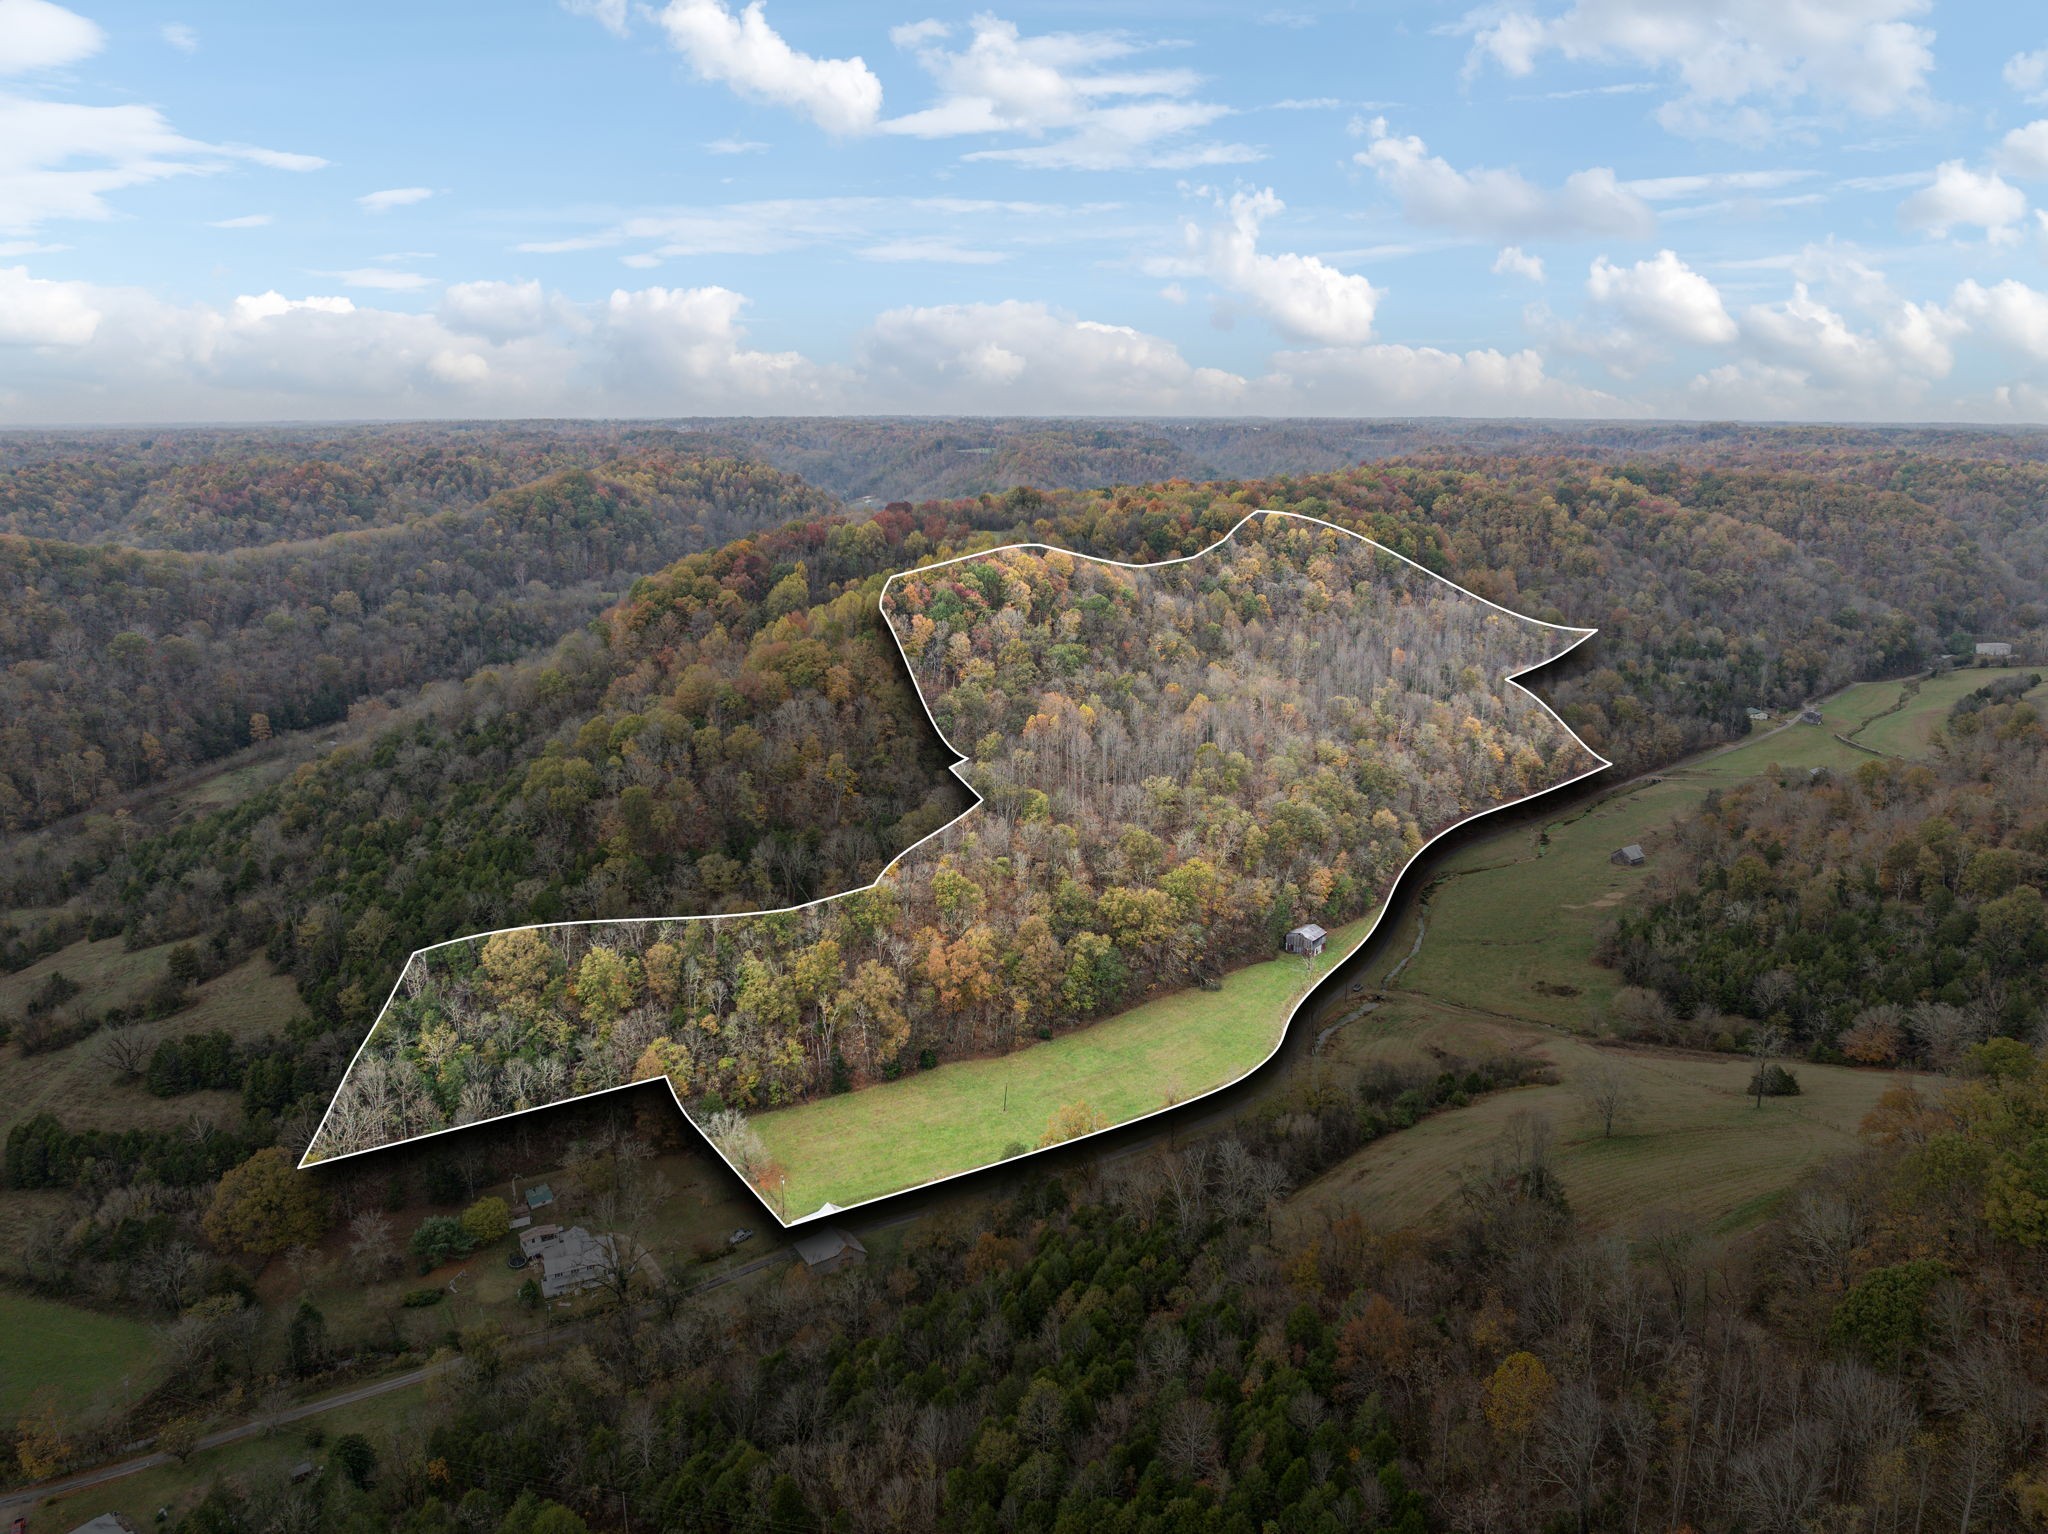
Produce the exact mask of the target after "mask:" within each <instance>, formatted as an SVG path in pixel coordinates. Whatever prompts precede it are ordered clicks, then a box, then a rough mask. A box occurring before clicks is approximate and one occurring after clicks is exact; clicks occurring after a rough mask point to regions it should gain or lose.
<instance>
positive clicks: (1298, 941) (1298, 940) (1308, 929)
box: [1284, 922, 1330, 959]
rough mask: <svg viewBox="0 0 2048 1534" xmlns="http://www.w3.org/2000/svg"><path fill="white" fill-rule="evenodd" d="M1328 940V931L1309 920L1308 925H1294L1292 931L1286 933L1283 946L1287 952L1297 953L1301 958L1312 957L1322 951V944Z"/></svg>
mask: <svg viewBox="0 0 2048 1534" xmlns="http://www.w3.org/2000/svg"><path fill="white" fill-rule="evenodd" d="M1329 940H1330V934H1329V933H1327V932H1325V931H1324V930H1323V929H1322V928H1321V927H1318V926H1317V925H1316V924H1315V923H1314V922H1310V923H1308V925H1306V926H1303V927H1296V928H1295V929H1294V930H1293V931H1292V932H1290V933H1288V934H1287V941H1286V943H1285V945H1284V946H1285V947H1286V949H1287V951H1288V952H1289V953H1298V954H1300V955H1301V956H1302V957H1303V958H1306V959H1313V958H1314V957H1315V956H1316V955H1317V954H1319V953H1321V952H1322V951H1323V945H1324V944H1325V943H1327V942H1328V941H1329Z"/></svg>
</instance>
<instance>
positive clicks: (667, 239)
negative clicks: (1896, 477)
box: [0, 0, 2048, 424]
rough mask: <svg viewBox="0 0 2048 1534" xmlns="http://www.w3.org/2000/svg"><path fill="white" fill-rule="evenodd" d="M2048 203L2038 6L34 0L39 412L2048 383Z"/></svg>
mask: <svg viewBox="0 0 2048 1534" xmlns="http://www.w3.org/2000/svg"><path fill="white" fill-rule="evenodd" d="M2001 13H2005V14H2001ZM2044 208H2048V16H2044V15H2041V14H2039V13H2037V12H2033V10H2032V8H2029V7H2010V8H2008V7H1996V6H1992V5H1988V4H1981V3H1971V4H1967V5H1961V4H1946V5H1943V4H1934V3H1929V0H1654V3H1650V0H1502V3H1494V4H1487V5H1483V6H1478V7H1467V6H1464V5H1461V4H1459V3H1455V0H1453V3H1444V4H1435V3H1423V0H1387V3H1381V4H1358V5H1331V4H1316V3H1312V0H1297V3H1285V0H1283V3H1281V4H1278V5H1275V6H1272V7H1270V8H1266V9H1263V10H1262V9H1260V8H1259V6H1258V5H1257V4H1256V0H1255V3H1254V4H1251V5H1206V6H1205V5H1189V4H1174V5H1165V4H1122V5H1118V4H1113V3H1111V4H1089V5H1081V4H1015V5H1003V6H1000V7H998V8H995V9H988V10H976V9H952V8H946V7H944V6H940V7H937V8H929V9H928V8H923V7H921V6H920V5H919V4H917V3H916V0H906V5H905V7H904V8H902V9H893V8H892V9H884V8H881V7H877V6H872V5H862V4H845V3H841V4H833V5H827V4H817V3H798V0H766V3H762V4H755V5H751V6H746V7H744V8H743V7H741V6H740V5H737V4H734V3H731V0H665V3H662V4H650V5H642V4H632V3H627V0H493V3H492V4H489V5H466V4H456V3H437V4H435V5H431V6H407V7H405V8H403V9H400V8H398V7H396V6H384V5H379V4H366V3H358V4H356V5H353V6H335V7H313V6H298V5H292V6H264V7H256V6H250V5H248V4H246V3H243V4H203V3H187V0H171V3H169V4H167V5H165V6H155V5H149V6H145V5H139V4H112V3H107V4H93V3H92V0H81V3H78V4H75V5H71V6H68V7H67V6H60V5H58V4H55V3H52V0H0V424H9V423H11V424H36V423H47V422H92V421H138V420H147V421H169V420H273V419H311V418H361V417H415V416H422V417H470V416H526V415H670V414H728V413H733V414H739V413H746V414H775V413H795V412H812V411H831V412H851V413H869V412H917V413H932V412H948V413H949V412H963V411H993V412H1019V413H1084V414H1255V413H1256V414H1340V415H1412V414H1432V415H1434V414H1445V415H1488V416H1494V415H1517V416H1612V417H1627V416H1667V417H1669V416H1676V417H1691V418H1699V417H1743V418H1751V419H1782V418H1801V419H1842V420H1859V419H1890V420H1901V419H1912V420H1951V419H1967V420H1988V421H2000V420H2026V421H2031V420H2041V419H2044V418H2048V261H2044V256H2048V214H2044V212H2043V209H2044Z"/></svg>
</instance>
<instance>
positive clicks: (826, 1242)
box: [796, 1225, 868, 1273]
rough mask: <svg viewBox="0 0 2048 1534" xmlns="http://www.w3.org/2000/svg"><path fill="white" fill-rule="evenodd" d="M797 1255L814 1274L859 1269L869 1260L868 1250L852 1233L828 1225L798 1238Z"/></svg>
mask: <svg viewBox="0 0 2048 1534" xmlns="http://www.w3.org/2000/svg"><path fill="white" fill-rule="evenodd" d="M796 1254H797V1256H799V1257H801V1258H803V1260H804V1266H805V1267H807V1268H809V1269H810V1270H811V1271H812V1272H813V1273H837V1272H838V1271H839V1270H840V1269H841V1268H857V1267H859V1266H860V1265H861V1264H862V1263H864V1262H866V1261H867V1260H868V1249H867V1248H866V1247H864V1246H862V1245H861V1244H860V1240H859V1238H858V1237H856V1236H855V1235H854V1234H853V1233H852V1232H851V1231H844V1230H841V1229H840V1228H839V1227H838V1226H836V1225H828V1226H826V1227H825V1228H824V1229H823V1230H821V1231H818V1232H816V1233H814V1234H812V1235H808V1236H798V1237H797V1238H796Z"/></svg>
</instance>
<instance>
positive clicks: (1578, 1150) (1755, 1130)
mask: <svg viewBox="0 0 2048 1534" xmlns="http://www.w3.org/2000/svg"><path fill="white" fill-rule="evenodd" d="M1475 1025H1478V1026H1477V1027H1476V1026H1475ZM1481 1029H1490V1030H1492V1042H1493V1043H1494V1044H1495V1046H1496V1047H1497V1048H1501V1049H1508V1048H1525V1049H1529V1050H1533V1051H1534V1052H1535V1053H1537V1054H1539V1055H1541V1056H1542V1057H1543V1058H1544V1059H1545V1060H1547V1061H1548V1062H1549V1063H1550V1064H1551V1065H1552V1066H1553V1067H1554V1068H1555V1070H1556V1074H1557V1076H1558V1078H1559V1079H1558V1081H1557V1082H1556V1084H1554V1085H1544V1086H1530V1087H1522V1088H1518V1089H1516V1090H1514V1091H1510V1092H1501V1093H1497V1094H1494V1095H1492V1096H1489V1097H1485V1098H1482V1099H1480V1100H1479V1101H1478V1102H1475V1103H1473V1104H1472V1105H1471V1106H1470V1107H1466V1108H1461V1109H1457V1110H1455V1111H1451V1112H1446V1113H1439V1114H1436V1115H1434V1116H1433V1117H1430V1118H1427V1119H1424V1120H1423V1121H1422V1122H1421V1123H1419V1124H1417V1125H1415V1126H1414V1127H1413V1128H1410V1129H1406V1130H1403V1131H1401V1132H1400V1133H1398V1134H1393V1135H1388V1136H1386V1137H1385V1138H1384V1139H1381V1140H1378V1141H1375V1142H1374V1143H1373V1144H1371V1145H1369V1146H1367V1147H1366V1148H1365V1149H1363V1150H1361V1151H1359V1152H1358V1153H1357V1154H1355V1155H1353V1156H1351V1157H1349V1158H1348V1159H1347V1160H1345V1161H1344V1162H1343V1163H1342V1164H1341V1165H1339V1166H1337V1167H1335V1168H1333V1169H1332V1170H1331V1171H1329V1172H1327V1173H1325V1174H1324V1175H1323V1176H1322V1177H1321V1178H1319V1179H1318V1180H1317V1181H1315V1182H1313V1183H1310V1184H1309V1185H1308V1186H1307V1187H1306V1188H1304V1189H1302V1190H1301V1192H1299V1193H1298V1194H1296V1195H1295V1197H1294V1198H1293V1199H1292V1200H1291V1201H1290V1202H1289V1204H1288V1206H1287V1211H1286V1215H1285V1219H1286V1220H1287V1221H1288V1222H1292V1223H1295V1224H1296V1225H1297V1227H1298V1228H1300V1229H1306V1230H1313V1229H1316V1228H1320V1227H1321V1226H1322V1224H1323V1223H1324V1222H1325V1221H1326V1220H1327V1219H1329V1218H1333V1217H1335V1216H1336V1215H1339V1214H1342V1213H1346V1212H1357V1213H1362V1214H1363V1215H1364V1216H1365V1217H1366V1219H1367V1220H1368V1221H1370V1222H1371V1223H1372V1224H1374V1225H1376V1226H1381V1227H1384V1228H1398V1227H1403V1226H1413V1225H1425V1224H1432V1223H1435V1222H1436V1221H1438V1220H1439V1219H1440V1218H1441V1217H1442V1216H1444V1215H1445V1214H1446V1213H1448V1212H1449V1211H1450V1210H1451V1209H1452V1208H1454V1207H1455V1205H1456V1203H1457V1199H1458V1193H1459V1185H1460V1180H1461V1178H1462V1177H1463V1175H1464V1174H1465V1173H1466V1172H1467V1170H1468V1169H1474V1168H1483V1167H1484V1166H1485V1165H1486V1162H1487V1158H1488V1156H1489V1154H1490V1151H1491V1148H1492V1145H1493V1143H1494V1141H1495V1140H1496V1139H1497V1138H1498V1137H1499V1136H1500V1134H1501V1133H1502V1131H1503V1130H1504V1129H1505V1128H1507V1126H1508V1124H1509V1123H1510V1121H1511V1120H1512V1119H1513V1118H1514V1117H1515V1116H1516V1115H1518V1114H1542V1115H1545V1116H1547V1117H1548V1118H1549V1119H1550V1121H1551V1124H1552V1128H1553V1135H1554V1138H1553V1140H1552V1152H1551V1164H1552V1166H1553V1168H1554V1170H1555V1171H1556V1172H1557V1174H1558V1176H1559V1179H1560V1181H1561V1183H1562V1185H1563V1187H1564V1191H1565V1195H1566V1197H1567V1198H1568V1199H1569V1200H1570V1201H1571V1206H1572V1209H1573V1211H1574V1212H1575V1213H1576V1214H1577V1215H1578V1216H1579V1217H1580V1218H1582V1219H1584V1220H1586V1221H1587V1222H1589V1223H1591V1224H1593V1225H1595V1226H1613V1225H1619V1224H1624V1223H1627V1222H1630V1221H1632V1220H1634V1219H1636V1218H1638V1217H1640V1216H1642V1215H1645V1214H1648V1213H1650V1212H1652V1211H1659V1210H1662V1211H1668V1212H1670V1213H1672V1214H1675V1215H1677V1216H1680V1217H1681V1218H1683V1219H1685V1220H1686V1221H1688V1222H1689V1223H1692V1224H1694V1225H1696V1226H1698V1227H1699V1228H1701V1229H1711V1230H1713V1231H1715V1232H1716V1233H1722V1234H1725V1233H1728V1232H1731V1231H1733V1230H1735V1229H1738V1228H1740V1227H1741V1226H1742V1225H1744V1224H1746V1223H1748V1222H1750V1221H1752V1220H1755V1219H1760V1218H1762V1216H1763V1215H1764V1214H1765V1213H1767V1212H1768V1210H1769V1208H1770V1206H1771V1201H1772V1199H1773V1197H1774V1195H1776V1194H1777V1193H1779V1192H1780V1191H1781V1190H1782V1189H1784V1188H1785V1187H1787V1186H1788V1185H1790V1184H1791V1183H1793V1182H1796V1181H1797V1180H1798V1179H1799V1178H1800V1177H1801V1176H1803V1175H1804V1174H1805V1173H1806V1172H1807V1171H1809V1170H1810V1169H1811V1168H1813V1167H1814V1166H1815V1165H1816V1164H1818V1163H1819V1162H1821V1161H1823V1160H1825V1159H1827V1158H1828V1157H1830V1156H1834V1155H1839V1154H1841V1153H1842V1152H1845V1151H1848V1150H1851V1149H1853V1148H1854V1147H1855V1145H1856V1143H1857V1141H1856V1128H1857V1125H1858V1124H1859V1123H1860V1122H1861V1120H1862V1118H1863V1116H1864V1114H1866V1113H1867V1112H1869V1110H1870V1109H1871V1108H1872V1107H1873V1106H1875V1104H1876V1102H1877V1100H1878V1098H1879V1097H1881V1096H1882V1095H1883V1093H1884V1092H1885V1090H1886V1089H1887V1088H1888V1087H1890V1086H1891V1085H1892V1084H1893V1083H1894V1082H1895V1081H1898V1080H1902V1079H1905V1078H1904V1077H1902V1076H1899V1075H1896V1074H1894V1073H1892V1072H1888V1071H1865V1070H1854V1069H1850V1068H1847V1067H1839V1066H1821V1065H1812V1064H1808V1063H1805V1062H1800V1063H1799V1064H1798V1065H1797V1066H1796V1067H1795V1071H1796V1074H1797V1075H1798V1077H1799V1081H1800V1086H1801V1088H1802V1093H1801V1095H1800V1096H1798V1097H1786V1098H1766V1099H1764V1102H1763V1106H1762V1107H1761V1108H1759V1107H1757V1106H1756V1105H1755V1099H1754V1098H1751V1097H1749V1096H1748V1095H1747V1094H1746V1093H1745V1091H1744V1087H1745V1085H1746V1083H1747V1082H1748V1079H1749V1070H1750V1067H1749V1062H1748V1061H1747V1059H1745V1058H1742V1057H1738V1056H1721V1055H1708V1054H1700V1053H1695V1052H1690V1051H1677V1050H1662V1049H1647V1048H1615V1047H1609V1046H1602V1045H1598V1044H1594V1043H1591V1042H1589V1041H1587V1040H1584V1039H1580V1038H1575V1037H1572V1036H1570V1035H1565V1034H1560V1033H1557V1032H1554V1031H1552V1030H1548V1029H1544V1028H1541V1027H1537V1026H1534V1025H1530V1024H1519V1023H1511V1022H1502V1021H1499V1020H1497V1019H1478V1020H1475V1019H1473V1018H1471V1017H1469V1016H1467V1015H1461V1013H1460V1011H1459V1009H1456V1008H1452V1007H1445V1006H1442V1005H1440V1004H1436V1003H1432V1002H1429V1001H1425V1000H1413V999H1403V1000H1401V1001H1398V1002H1394V1003H1390V1004H1389V1005H1387V1006H1385V1007H1383V1008H1382V1009H1381V1010H1380V1011H1379V1012H1378V1013H1375V1014H1374V1015H1373V1016H1372V1017H1370V1018H1367V1019H1364V1020H1363V1021H1361V1022H1359V1023H1357V1024H1354V1025H1353V1027H1352V1029H1351V1030H1349V1031H1350V1032H1352V1033H1354V1034H1357V1035H1359V1037H1358V1038H1355V1039H1353V1040H1352V1041H1351V1044H1350V1047H1351V1048H1352V1049H1354V1050H1364V1051H1366V1052H1368V1053H1370V1052H1384V1053H1388V1054H1394V1055H1403V1054H1410V1053H1412V1052H1414V1051H1417V1050H1420V1049H1423V1048H1426V1047H1427V1046H1428V1045H1430V1044H1432V1043H1437V1044H1442V1045H1445V1046H1447V1047H1451V1048H1454V1049H1457V1050H1458V1051H1460V1052H1462V1053H1466V1054H1470V1053H1473V1052H1475V1050H1476V1049H1477V1048H1479V1047H1483V1045H1484V1043H1485V1042H1486V1041H1487V1035H1486V1034H1485V1032H1483V1031H1481ZM1602 1064H1604V1065H1610V1066H1612V1067H1614V1068H1615V1069H1616V1070H1618V1071H1619V1072H1620V1073H1621V1074H1622V1077H1623V1079H1624V1080H1625V1081H1626V1082H1627V1083H1628V1085H1629V1088H1630V1092H1631V1094H1632V1096H1633V1098H1634V1100H1635V1106H1634V1108H1633V1111H1632V1112H1631V1113H1630V1114H1629V1115H1628V1119H1627V1122H1626V1123H1625V1124H1623V1125H1621V1126H1619V1127H1618V1128H1617V1132H1616V1133H1615V1134H1614V1135H1613V1136H1612V1137H1611V1138H1603V1137H1602V1136H1601V1134H1600V1132H1599V1126H1598V1125H1597V1124H1596V1123H1594V1122H1593V1121H1592V1119H1591V1116H1590V1113H1589V1112H1588V1110H1587V1109H1586V1107H1585V1105H1584V1101H1583V1099H1582V1098H1581V1096H1580V1095H1579V1084H1580V1083H1581V1082H1582V1081H1583V1079H1584V1078H1585V1076H1586V1074H1587V1072H1588V1071H1589V1070H1591V1069H1592V1068H1594V1067H1595V1066H1596V1065H1602Z"/></svg>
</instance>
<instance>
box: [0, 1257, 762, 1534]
mask: <svg viewBox="0 0 2048 1534" xmlns="http://www.w3.org/2000/svg"><path fill="white" fill-rule="evenodd" d="M794 1256H795V1252H794V1250H793V1249H792V1248H790V1247H779V1248H777V1249H776V1250H774V1251H772V1252H768V1253H766V1254H764V1255H763V1256H760V1257H756V1258H755V1259H754V1260H753V1261H751V1262H745V1263H742V1264H740V1266H738V1267H736V1268H729V1269H727V1270H726V1271H725V1272H723V1273H719V1274H716V1275H714V1276H713V1277H711V1278H707V1279H705V1280H704V1281H703V1282H702V1283H699V1284H693V1285H691V1286H690V1291H689V1292H690V1293H691V1294H693V1295H697V1294H706V1293H709V1292H710V1291H711V1290H713V1289H722V1288H724V1287H725V1286H726V1285H727V1284H733V1283H737V1282H739V1280H741V1279H743V1278H745V1277H747V1276H748V1275H749V1274H753V1273H758V1272H760V1271H761V1270H762V1269H763V1268H767V1267H773V1266H774V1265H775V1264H777V1263H781V1262H788V1261H791V1260H792V1259H793V1258H794ZM593 1321H594V1318H593V1320H585V1321H572V1322H570V1323H568V1324H567V1325H566V1326H557V1327H551V1328H549V1329H548V1330H547V1331H544V1332H535V1333H531V1334H529V1335H527V1336H523V1337H515V1338H513V1339H512V1342H511V1346H513V1347H514V1348H516V1349H518V1350H521V1351H539V1350H540V1349H541V1348H543V1347H559V1346H560V1345H561V1344H562V1342H563V1341H564V1340H565V1339H566V1338H568V1337H570V1336H573V1335H574V1334H576V1333H577V1332H580V1331H583V1330H585V1329H586V1328H588V1327H589V1326H591V1325H592V1324H593ZM461 1361H462V1360H461V1359H459V1358H447V1359H443V1360H442V1361H441V1362H439V1363H432V1364H422V1365H421V1366H420V1367H419V1368H417V1369H408V1370H407V1371H406V1372H405V1373H403V1374H392V1375H387V1376H386V1377H385V1378H383V1379H380V1380H372V1381H371V1382H370V1383H369V1384H367V1385H357V1386H354V1387H353V1388H351V1389H348V1390H343V1391H340V1392H339V1393H337V1394H335V1395H331V1396H321V1397H320V1398H319V1399H318V1400H314V1401H302V1402H300V1403H299V1404H298V1405H296V1406H289V1407H286V1408H285V1409H284V1410H282V1411H279V1412H273V1413H268V1414H266V1415H264V1416H260V1417H254V1418H251V1419H250V1420H249V1421H246V1422H238V1423H236V1424H235V1425H234V1426H233V1427H224V1428H221V1429H220V1430H219V1431H218V1432H213V1433H208V1434H207V1435H206V1436H205V1437H204V1438H202V1439H200V1440H199V1448H200V1449H218V1448H220V1447H221V1446H222V1445H224V1444H231V1443H239V1442H241V1441H242V1440H243V1439H245V1438H255V1437H257V1436H258V1435H260V1434H265V1433H271V1432H275V1431H276V1430H277V1429H278V1428H281V1427H284V1426H286V1425H287V1424H289V1423H293V1422H302V1421H304V1420H305V1419H306V1418H308V1417H317V1416H320V1415H321V1414H322V1413H324V1412H331V1411H338V1410H340V1409H341V1408H342V1407H344V1406H355V1405H357V1404H358V1403H360V1402H363V1401H373V1400H375V1399H376V1398H377V1397H378V1396H382V1395H389V1394H391V1392H392V1391H394V1390H410V1389H412V1387H413V1386H415V1385H419V1384H424V1383H425V1382H426V1381H428V1380H430V1379H432V1378H434V1377H435V1376H436V1375H439V1374H445V1373H447V1372H448V1371H449V1370H450V1369H453V1368H454V1367H455V1366H456V1365H457V1364H459V1363H460V1362H461ZM195 1452H197V1451H195ZM170 1462H171V1456H170V1455H168V1454H163V1453H154V1452H153V1453H148V1454H139V1455H137V1456H135V1457H134V1458H133V1459H124V1460H116V1461H114V1462H113V1463H111V1464H106V1465H100V1466H97V1467H96V1468H94V1469H91V1470H81V1471H79V1472H77V1473H76V1474H74V1475H68V1476H64V1477H63V1478H61V1479H59V1480H54V1481H44V1482H41V1483H40V1484H38V1485H35V1486H24V1487H21V1488H20V1489H19V1490H17V1491H12V1492H6V1493H0V1527H4V1526H5V1525H6V1524H7V1523H8V1522H10V1521H11V1520H13V1519H15V1518H20V1517H25V1516H27V1515H28V1514H30V1513H31V1512H33V1511H34V1510H35V1507H36V1505H37V1504H38V1503H39V1502H41V1501H42V1500H43V1499H44V1498H46V1497H57V1496H63V1495H64V1494H66V1493H68V1492H74V1491H85V1490H88V1489H89V1488H91V1487H94V1486H104V1485H105V1484H106V1483H107V1482H109V1481H118V1480H120V1479H121V1478H122V1477H123V1476H129V1475H134V1474H136V1473H137V1472H138V1471H142V1470H153V1469H155V1468H156V1467H157V1466H158V1465H168V1464H169V1463H170Z"/></svg>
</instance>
